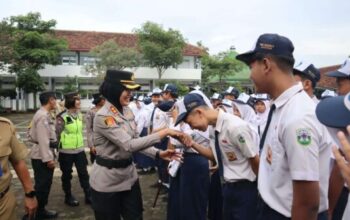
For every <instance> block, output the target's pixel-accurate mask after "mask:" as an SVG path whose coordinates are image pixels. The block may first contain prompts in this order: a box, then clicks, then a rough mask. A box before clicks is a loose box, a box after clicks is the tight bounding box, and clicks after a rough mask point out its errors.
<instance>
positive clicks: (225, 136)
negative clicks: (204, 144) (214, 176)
mask: <svg viewBox="0 0 350 220" xmlns="http://www.w3.org/2000/svg"><path fill="white" fill-rule="evenodd" d="M215 131H217V132H218V133H219V136H218V139H219V146H220V150H221V157H222V163H223V168H224V169H223V171H224V173H223V174H224V180H225V181H226V182H237V181H239V180H249V181H255V180H256V175H255V174H254V172H253V170H252V167H251V165H250V163H249V158H253V157H255V156H256V155H257V153H258V143H257V141H256V138H255V137H254V135H253V131H252V129H251V127H250V126H249V124H248V123H247V122H245V121H243V120H242V119H241V118H239V117H237V116H235V115H232V114H229V113H226V112H224V111H222V110H219V114H218V118H217V122H216V125H215ZM211 147H212V151H213V152H215V145H213V144H211ZM213 147H214V148H213Z"/></svg>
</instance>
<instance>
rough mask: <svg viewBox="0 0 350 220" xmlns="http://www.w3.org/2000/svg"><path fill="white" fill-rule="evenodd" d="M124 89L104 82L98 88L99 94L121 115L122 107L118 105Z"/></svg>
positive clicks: (121, 86)
mask: <svg viewBox="0 0 350 220" xmlns="http://www.w3.org/2000/svg"><path fill="white" fill-rule="evenodd" d="M124 90H125V87H124V86H123V85H122V84H120V83H118V84H116V83H113V84H112V83H109V82H108V81H104V82H103V83H102V85H101V86H100V93H101V94H102V95H103V96H104V97H105V98H106V99H107V100H108V101H109V102H110V103H112V104H113V105H114V107H116V108H117V109H118V111H119V112H120V113H121V114H123V106H122V105H121V104H120V96H121V95H122V93H123V91H124Z"/></svg>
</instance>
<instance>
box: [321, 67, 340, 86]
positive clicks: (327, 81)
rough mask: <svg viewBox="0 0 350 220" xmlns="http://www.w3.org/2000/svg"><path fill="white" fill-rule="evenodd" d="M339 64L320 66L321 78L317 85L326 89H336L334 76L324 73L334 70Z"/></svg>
mask: <svg viewBox="0 0 350 220" xmlns="http://www.w3.org/2000/svg"><path fill="white" fill-rule="evenodd" d="M339 67H340V65H334V66H327V67H322V68H320V72H321V80H320V81H319V82H318V83H317V87H321V88H327V89H336V88H337V84H336V80H335V78H334V77H328V76H326V73H328V72H331V71H335V70H337V69H339Z"/></svg>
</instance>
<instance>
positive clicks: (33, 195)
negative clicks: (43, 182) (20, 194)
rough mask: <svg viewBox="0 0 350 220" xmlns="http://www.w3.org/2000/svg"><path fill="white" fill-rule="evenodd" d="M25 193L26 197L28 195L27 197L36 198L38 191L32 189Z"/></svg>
mask: <svg viewBox="0 0 350 220" xmlns="http://www.w3.org/2000/svg"><path fill="white" fill-rule="evenodd" d="M24 195H25V197H27V198H34V197H35V195H36V193H35V191H34V190H32V191H30V192H27V193H25V194H24Z"/></svg>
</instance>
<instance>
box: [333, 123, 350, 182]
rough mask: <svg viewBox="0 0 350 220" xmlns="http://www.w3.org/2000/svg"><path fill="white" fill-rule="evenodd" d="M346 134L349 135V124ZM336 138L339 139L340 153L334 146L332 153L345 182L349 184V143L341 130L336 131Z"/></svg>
mask: <svg viewBox="0 0 350 220" xmlns="http://www.w3.org/2000/svg"><path fill="white" fill-rule="evenodd" d="M347 131H348V135H350V126H348V127H347ZM337 136H338V139H339V141H340V144H341V146H342V147H343V148H342V149H341V151H342V153H343V154H344V156H343V155H342V153H341V152H340V150H339V149H337V148H336V147H333V153H334V156H335V159H336V161H337V164H338V166H339V169H340V172H341V174H342V176H343V178H344V180H345V182H346V183H347V184H348V186H349V185H350V143H349V141H348V140H347V138H346V136H345V134H344V133H343V132H341V131H340V132H338V135H337ZM344 157H345V158H344Z"/></svg>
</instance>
